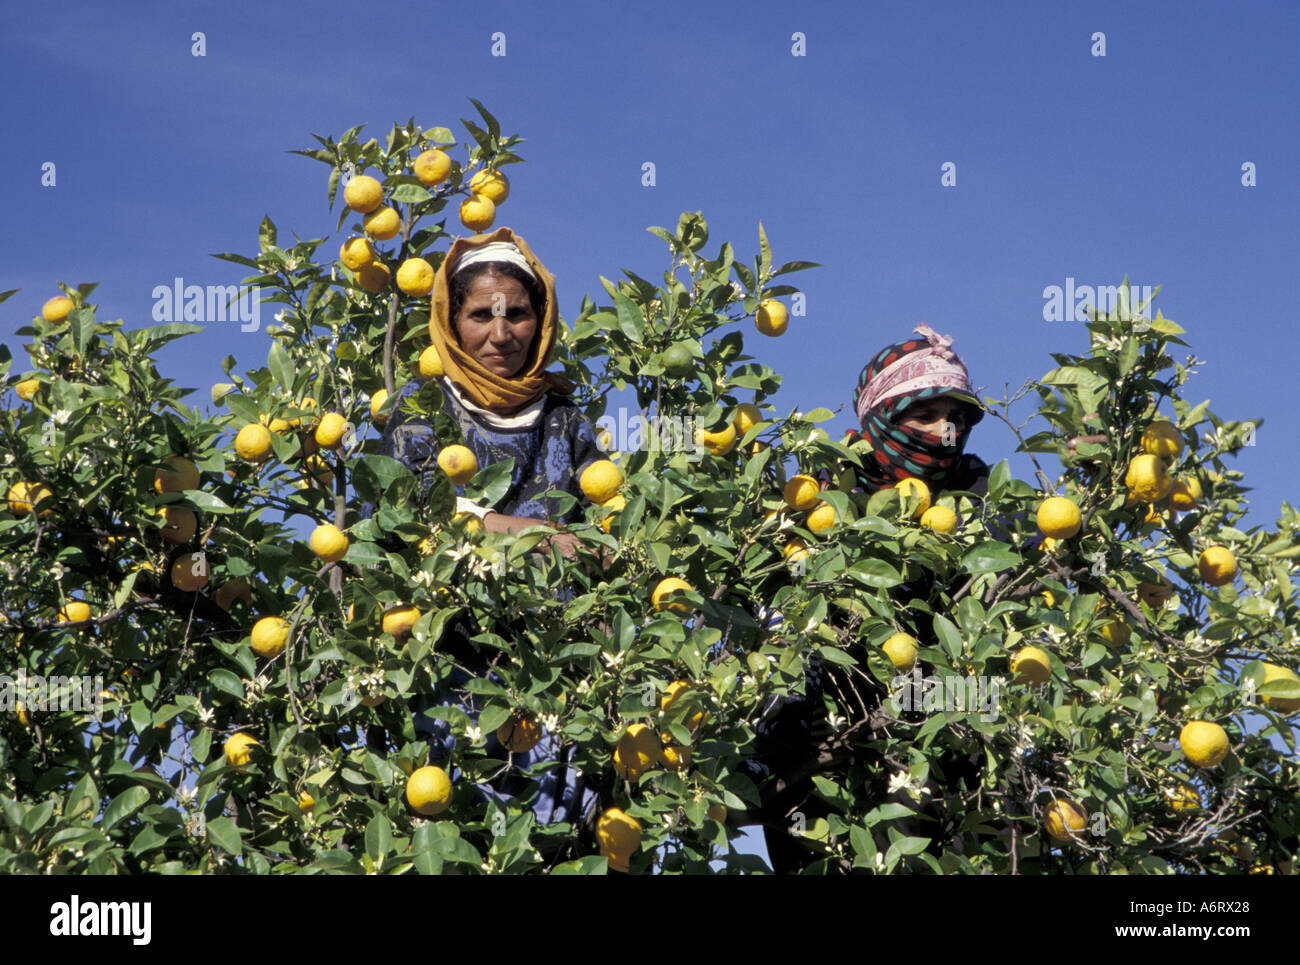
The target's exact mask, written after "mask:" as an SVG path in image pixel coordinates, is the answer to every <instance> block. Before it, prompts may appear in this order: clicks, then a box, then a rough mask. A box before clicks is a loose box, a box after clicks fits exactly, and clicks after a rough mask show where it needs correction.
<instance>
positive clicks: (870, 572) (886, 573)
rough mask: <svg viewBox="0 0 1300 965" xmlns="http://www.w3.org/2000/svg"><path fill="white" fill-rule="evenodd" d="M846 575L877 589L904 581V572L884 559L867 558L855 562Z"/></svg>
mask: <svg viewBox="0 0 1300 965" xmlns="http://www.w3.org/2000/svg"><path fill="white" fill-rule="evenodd" d="M844 575H845V576H847V577H849V578H850V579H854V580H857V581H858V582H859V583H862V584H865V585H866V586H870V587H873V588H876V589H880V588H887V587H891V586H897V585H898V584H899V583H902V582H903V577H902V574H900V573H899V572H898V570H897V569H895V568H894V567H893V566H892V565H890V564H889V563H888V562H886V561H885V560H882V559H875V558H872V559H865V560H859V561H858V562H857V563H854V564H853V565H852V566H850V567H849V568H848V569H847V570H846V571H845V574H844Z"/></svg>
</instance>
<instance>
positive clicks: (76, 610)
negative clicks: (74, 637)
mask: <svg viewBox="0 0 1300 965" xmlns="http://www.w3.org/2000/svg"><path fill="white" fill-rule="evenodd" d="M89 619H90V604H89V603H87V602H86V601H85V600H69V601H68V602H67V604H66V605H65V606H64V607H63V609H62V610H60V611H59V622H60V623H82V622H84V621H86V620H89Z"/></svg>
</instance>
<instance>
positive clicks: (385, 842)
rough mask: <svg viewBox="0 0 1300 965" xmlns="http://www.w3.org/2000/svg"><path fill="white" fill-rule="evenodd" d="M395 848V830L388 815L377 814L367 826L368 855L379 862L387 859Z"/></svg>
mask: <svg viewBox="0 0 1300 965" xmlns="http://www.w3.org/2000/svg"><path fill="white" fill-rule="evenodd" d="M392 846H393V829H392V826H391V825H390V824H389V822H388V815H386V814H376V815H375V816H374V817H373V818H371V819H370V823H369V824H367V825H366V854H368V855H370V857H372V858H374V859H375V860H376V861H378V860H379V859H380V858H383V857H386V856H387V854H388V852H389V851H391V850H392Z"/></svg>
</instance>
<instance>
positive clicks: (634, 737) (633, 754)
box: [614, 724, 661, 781]
mask: <svg viewBox="0 0 1300 965" xmlns="http://www.w3.org/2000/svg"><path fill="white" fill-rule="evenodd" d="M660 746H661V745H660V743H659V739H658V738H657V737H656V736H655V732H654V731H652V730H651V729H650V728H649V727H647V726H646V725H645V724H632V725H631V726H630V727H628V729H627V731H626V732H625V733H624V734H623V736H622V737H620V738H619V739H618V745H617V746H616V747H615V748H614V770H615V771H616V772H617V773H618V776H619V777H623V778H626V779H627V780H629V781H636V780H638V779H639V778H640V777H641V775H642V774H644V773H645V772H646V771H648V770H650V769H651V768H653V767H654V766H656V765H657V764H658V763H659V762H660V756H659V755H660Z"/></svg>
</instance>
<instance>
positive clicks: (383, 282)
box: [357, 261, 393, 293]
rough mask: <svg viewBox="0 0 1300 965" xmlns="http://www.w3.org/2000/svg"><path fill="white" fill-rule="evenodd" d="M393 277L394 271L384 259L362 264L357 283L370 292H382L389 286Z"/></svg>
mask: <svg viewBox="0 0 1300 965" xmlns="http://www.w3.org/2000/svg"><path fill="white" fill-rule="evenodd" d="M392 277H393V273H392V272H391V271H389V270H388V266H387V265H385V264H384V263H383V262H382V261H372V262H371V263H370V264H368V265H362V266H361V270H360V271H358V272H357V284H358V285H360V286H361V287H362V288H364V289H365V290H366V291H368V292H372V293H374V292H381V291H383V290H384V289H385V288H387V287H388V281H389V279H390V278H392Z"/></svg>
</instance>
